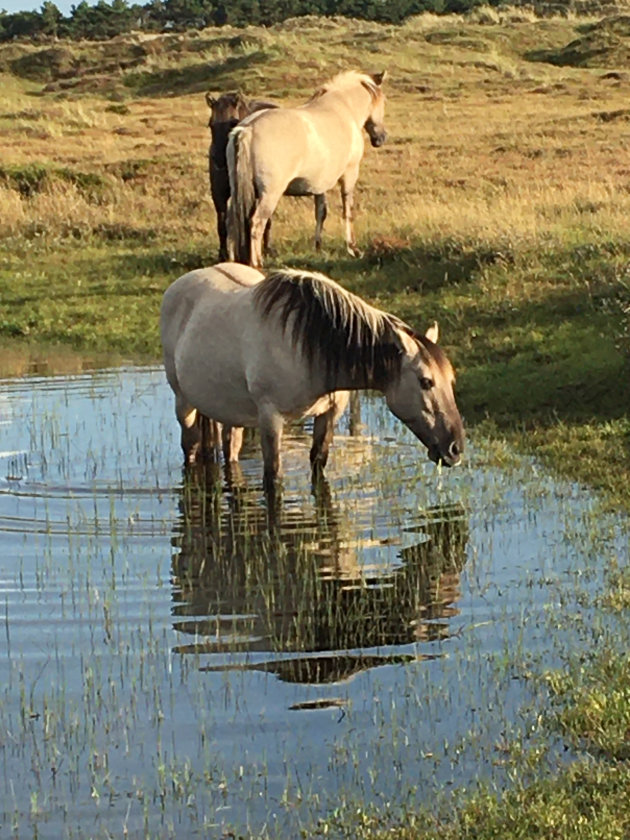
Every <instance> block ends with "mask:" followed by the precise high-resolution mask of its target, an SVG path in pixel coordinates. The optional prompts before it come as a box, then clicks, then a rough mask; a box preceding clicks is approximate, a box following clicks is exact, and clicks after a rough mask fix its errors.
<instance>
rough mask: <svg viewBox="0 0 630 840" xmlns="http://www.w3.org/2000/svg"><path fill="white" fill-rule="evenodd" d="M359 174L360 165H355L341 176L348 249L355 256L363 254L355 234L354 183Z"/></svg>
mask: <svg viewBox="0 0 630 840" xmlns="http://www.w3.org/2000/svg"><path fill="white" fill-rule="evenodd" d="M358 176H359V169H358V167H356V168H354V167H353V168H352V169H350V170H349V171H348V172H345V173H344V175H343V176H342V178H341V206H342V210H343V220H344V223H345V227H346V249H347V250H348V253H349V254H352V256H353V257H360V256H361V251H359V249H358V248H357V241H356V239H355V236H354V185H355V184H356V182H357V178H358Z"/></svg>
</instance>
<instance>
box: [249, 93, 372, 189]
mask: <svg viewBox="0 0 630 840" xmlns="http://www.w3.org/2000/svg"><path fill="white" fill-rule="evenodd" d="M239 127H243V128H248V129H249V131H250V132H251V141H250V147H251V155H252V164H253V171H254V172H255V173H256V175H255V177H256V183H257V185H258V188H259V189H260V188H262V189H263V190H264V189H272V190H273V189H278V190H279V191H280V192H282V191H284V189H285V188H286V186H287V185H288V184H289V183H290V182H291V181H292V180H293V179H300V183H303V186H302V187H301V188H297V189H296V190H295V191H294V190H291V192H295V194H297V195H301V194H309V193H315V194H317V193H323V192H327V191H328V190H329V189H331V188H332V187H333V186H334V185H335V184H336V182H337V180H338V179H339V177H340V176H341V175H342V173H343V171H344V170H345V168H346V166H347V165H348V160H349V159H350V158H354V157H356V156H358V157H359V158H360V156H361V153H362V150H363V140H362V138H361V134H360V132H357V130H356V127H355V126H354V125H352V124H350V123H348V122H347V121H345V120H344V119H343V116H342V115H340V114H339V113H337V112H336V111H335V110H331V109H317V110H315V109H312V110H311V109H308V108H307V107H306V106H301V107H298V108H278V109H276V110H269V111H262V112H260V113H258V114H251V115H250V116H249V117H246V119H245V120H243V121H242V122H241V123H240V124H239Z"/></svg>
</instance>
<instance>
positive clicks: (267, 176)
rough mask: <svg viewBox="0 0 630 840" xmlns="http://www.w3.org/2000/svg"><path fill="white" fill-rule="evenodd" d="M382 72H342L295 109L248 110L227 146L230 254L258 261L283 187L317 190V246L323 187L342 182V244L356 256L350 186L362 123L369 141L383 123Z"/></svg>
mask: <svg viewBox="0 0 630 840" xmlns="http://www.w3.org/2000/svg"><path fill="white" fill-rule="evenodd" d="M385 75H386V74H385V73H377V74H375V75H368V74H367V73H358V72H356V71H354V70H351V71H347V72H345V73H340V74H339V75H337V76H335V77H334V78H333V79H332V80H331V81H330V82H328V83H327V84H325V85H324V86H323V87H322V88H321V89H320V90H318V91H317V92H316V93H315V94H314V95H313V96H312V97H311V99H310V100H309V101H308V102H307V103H306V104H305V105H301V106H300V107H298V108H278V109H277V110H274V111H263V112H261V113H260V114H252V115H251V116H249V117H246V118H245V119H244V120H243V121H242V122H241V123H240V124H239V125H238V126H237V127H236V128H235V129H234V130H233V131H232V133H231V135H230V139H229V142H228V148H227V161H228V174H229V179H230V192H231V198H230V202H229V205H228V254H229V257H230V259H232V260H236V261H237V262H242V263H244V264H245V265H252V266H255V267H257V268H259V267H261V266H262V263H263V259H262V239H263V232H264V230H265V226H266V224H267V222H268V221H269V219H270V218H271V216H272V214H273V212H274V210H275V209H276V205H277V204H278V202H279V201H280V198H281V196H282V195H283V194H286V195H314V196H315V221H316V224H315V248H316V249H318V250H319V248H321V241H322V227H323V225H324V219H325V218H326V214H327V205H326V192H328V190H331V189H332V188H333V187H334V186H335V184H337V183H339V184H340V186H341V201H342V206H343V218H344V222H345V233H346V246H347V249H348V251H349V252H350V253H351V254H352V255H354V256H358V255H359V250H358V248H357V243H356V239H355V235H354V226H353V215H352V214H353V196H354V187H355V184H356V182H357V179H358V177H359V164H360V163H361V158H362V157H363V152H364V142H363V133H362V132H363V129H365V130H366V131H367V133H368V135H369V138H370V141H371V143H372V145H373V146H381V145H382V144H383V143H384V142H385V139H386V137H387V134H386V132H385V128H384V126H383V117H384V111H385V96H384V94H383V90H382V84H383V81H384V79H385Z"/></svg>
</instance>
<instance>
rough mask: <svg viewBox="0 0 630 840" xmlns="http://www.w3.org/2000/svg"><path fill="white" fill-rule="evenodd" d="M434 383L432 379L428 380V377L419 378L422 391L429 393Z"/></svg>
mask: <svg viewBox="0 0 630 840" xmlns="http://www.w3.org/2000/svg"><path fill="white" fill-rule="evenodd" d="M433 385H434V382H433V380H432V379H429V377H428V376H421V377H420V387H421V388H422V390H423V391H430V390H431V388H433Z"/></svg>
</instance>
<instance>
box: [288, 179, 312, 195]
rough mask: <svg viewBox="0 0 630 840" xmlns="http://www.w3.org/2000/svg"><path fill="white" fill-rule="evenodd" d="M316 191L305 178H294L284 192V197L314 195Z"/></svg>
mask: <svg viewBox="0 0 630 840" xmlns="http://www.w3.org/2000/svg"><path fill="white" fill-rule="evenodd" d="M315 193H316V191H315V190H314V189H313V185H312V184H311V182H310V181H309V180H308V179H306V178H294V179H293V180H292V181H290V183H289V186H288V187H287V188H286V190H285V191H284V194H285V195H314V194H315Z"/></svg>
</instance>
